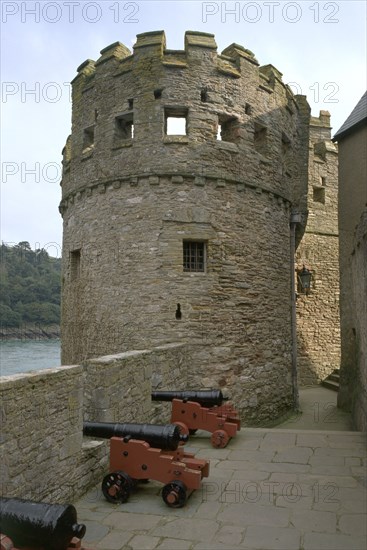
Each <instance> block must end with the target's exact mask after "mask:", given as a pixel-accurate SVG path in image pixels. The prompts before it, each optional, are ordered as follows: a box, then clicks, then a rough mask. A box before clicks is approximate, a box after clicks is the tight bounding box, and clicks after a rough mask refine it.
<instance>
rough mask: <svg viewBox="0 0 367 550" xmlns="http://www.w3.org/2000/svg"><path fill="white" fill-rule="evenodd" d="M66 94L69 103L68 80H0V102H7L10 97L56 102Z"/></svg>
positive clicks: (35, 101) (69, 88)
mask: <svg viewBox="0 0 367 550" xmlns="http://www.w3.org/2000/svg"><path fill="white" fill-rule="evenodd" d="M65 96H67V98H68V101H69V103H71V84H70V82H62V83H59V82H45V83H41V82H32V83H29V82H14V81H8V82H2V83H1V103H8V101H9V100H10V98H12V99H16V100H18V101H19V100H20V102H21V103H27V102H31V101H32V102H34V103H41V102H46V103H57V102H59V101H61V100H62V99H63V98H64V97H65Z"/></svg>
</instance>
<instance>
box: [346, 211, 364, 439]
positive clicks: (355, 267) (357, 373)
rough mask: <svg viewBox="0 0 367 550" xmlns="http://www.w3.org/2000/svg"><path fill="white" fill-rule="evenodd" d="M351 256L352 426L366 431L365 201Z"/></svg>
mask: <svg viewBox="0 0 367 550" xmlns="http://www.w3.org/2000/svg"><path fill="white" fill-rule="evenodd" d="M354 243H355V248H354V253H353V254H352V258H351V273H352V288H353V291H354V292H353V293H354V296H353V298H354V303H355V304H356V309H355V345H356V352H355V361H356V363H355V369H354V372H353V376H354V381H353V384H351V386H350V388H351V389H352V392H351V405H352V407H351V408H352V418H353V421H354V426H355V428H356V429H357V430H359V431H364V432H367V203H366V208H365V210H364V212H363V213H362V216H361V219H360V221H359V224H358V226H357V229H356V232H355V240H354Z"/></svg>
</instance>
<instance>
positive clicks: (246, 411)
mask: <svg viewBox="0 0 367 550" xmlns="http://www.w3.org/2000/svg"><path fill="white" fill-rule="evenodd" d="M72 101H73V107H72V131H71V135H70V136H69V138H68V139H67V142H66V145H65V148H64V150H63V177H62V200H61V203H60V212H61V214H62V216H63V221H64V242H63V290H62V293H63V294H62V360H63V363H64V364H65V363H69V364H70V363H76V362H80V361H82V360H83V359H85V358H87V357H92V356H100V355H103V354H110V353H116V352H120V351H126V350H131V349H146V348H147V347H148V346H149V347H152V346H156V345H160V344H165V343H167V342H175V341H185V342H188V343H190V344H191V348H192V350H193V360H192V372H188V373H185V380H186V383H187V384H188V385H189V386H191V387H194V386H199V387H221V388H222V389H228V390H229V392H230V394H231V395H232V396H233V398H235V399H236V402H237V403H238V406H239V407H240V409H241V411H242V414H243V417H244V418H246V419H247V421H248V422H260V421H262V420H264V419H269V418H270V417H273V416H278V415H279V414H282V413H283V412H285V411H286V410H288V409H289V408H290V407H291V406H292V403H293V390H292V384H291V368H292V366H291V348H292V346H291V269H290V263H291V258H290V216H291V212H292V211H297V212H299V213H301V215H302V216H301V218H302V220H303V222H302V224H300V226H299V227H298V231H297V240H298V241H299V240H300V239H301V237H302V234H303V232H304V229H305V224H306V220H307V209H308V205H307V201H308V178H309V174H308V164H309V139H310V108H309V105H308V103H307V100H306V98H305V97H304V96H295V95H293V93H292V91H291V90H290V88H289V87H288V86H287V85H285V84H284V83H283V82H282V75H281V73H280V72H279V71H278V70H277V69H276V68H275V67H274V66H273V65H270V64H268V65H265V66H260V65H259V63H258V61H257V60H256V58H255V56H254V54H253V53H252V52H251V51H250V50H248V49H246V48H244V47H242V46H239V45H237V44H232V45H230V46H228V47H227V48H225V49H224V50H223V52H222V53H221V54H219V53H218V52H217V45H216V42H215V39H214V36H213V35H212V34H208V33H201V32H193V31H188V32H186V34H185V49H184V50H182V51H181V50H169V49H167V48H166V41H165V35H164V32H163V31H156V32H148V33H144V34H140V35H138V36H137V41H136V44H135V45H134V47H133V53H131V52H130V50H129V49H128V48H127V47H126V46H124V45H123V44H121V43H119V42H116V43H114V44H112V45H111V46H108V47H107V48H105V49H103V50H102V51H101V57H100V58H99V59H98V60H97V61H91V60H87V61H85V62H84V63H82V64H81V65H80V67H79V68H78V74H77V76H76V77H75V78H74V80H73V82H72ZM320 154H321V151H320ZM173 368H179V367H178V366H173ZM156 383H157V386H158V387H159V380H158V379H157V380H156Z"/></svg>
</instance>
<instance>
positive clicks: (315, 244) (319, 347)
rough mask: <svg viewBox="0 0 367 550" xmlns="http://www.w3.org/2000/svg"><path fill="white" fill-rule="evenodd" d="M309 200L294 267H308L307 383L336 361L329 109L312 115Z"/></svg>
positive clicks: (301, 320)
mask: <svg viewBox="0 0 367 550" xmlns="http://www.w3.org/2000/svg"><path fill="white" fill-rule="evenodd" d="M307 204H308V219H307V227H306V231H305V234H304V236H303V238H302V241H301V243H300V245H299V247H298V250H297V254H296V268H297V270H298V272H299V271H300V270H301V269H302V268H303V266H305V267H306V269H309V270H310V271H311V273H312V279H311V292H310V294H309V295H308V296H306V295H305V294H303V293H302V292H299V294H298V298H297V328H298V369H299V374H300V376H299V380H300V382H301V384H306V385H310V384H315V383H318V382H320V381H321V380H323V379H325V378H326V377H327V376H328V375H329V374H330V373H331V372H333V370H334V369H338V368H339V366H340V316H339V250H338V248H339V231H338V149H337V146H336V145H335V144H334V143H333V142H332V141H331V126H330V113H329V112H328V111H320V115H319V116H318V117H313V116H312V117H311V120H310V144H309V187H308V200H307ZM298 286H299V285H298Z"/></svg>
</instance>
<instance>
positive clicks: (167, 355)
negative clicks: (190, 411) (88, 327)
mask: <svg viewBox="0 0 367 550" xmlns="http://www.w3.org/2000/svg"><path fill="white" fill-rule="evenodd" d="M186 358H187V355H186V351H185V347H184V346H182V345H173V344H172V345H170V346H163V347H160V348H157V349H154V350H151V351H133V352H127V353H122V354H118V355H114V356H108V357H100V358H97V359H93V360H90V361H86V362H85V363H83V364H82V365H79V366H65V367H59V368H56V369H49V370H45V371H37V372H31V373H26V374H19V375H13V376H5V377H1V378H0V407H1V408H0V425H1V432H0V457H1V458H0V460H1V479H0V488H1V494H2V495H3V496H7V497H19V498H29V499H33V500H42V501H44V502H66V501H74V500H75V499H76V498H78V497H79V496H80V495H82V494H83V493H84V492H85V491H86V490H87V489H88V488H90V487H91V486H94V485H96V484H97V483H98V482H99V481H100V480H102V477H103V475H104V474H106V473H107V471H108V443H107V442H104V441H98V442H97V441H93V440H92V439H90V438H83V434H82V423H83V419H84V420H87V419H89V420H95V421H120V422H133V421H135V422H150V421H152V420H153V417H154V419H155V420H156V421H157V420H160V421H164V422H166V421H168V420H169V418H167V411H166V410H165V409H164V408H162V409H161V410H160V408H159V405H158V404H157V405H155V406H154V407H152V404H151V397H150V394H151V390H152V381H154V386H153V387H157V385H161V386H163V387H165V388H166V389H174V388H175V387H176V386H178V385H179V384H180V382H181V383H183V380H182V377H181V376H178V370H177V368H178V366H180V367H182V370H183V372H185V370H186V369H187V367H188V365H187V363H186ZM152 371H154V374H152ZM176 376H178V379H177V380H176Z"/></svg>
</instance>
